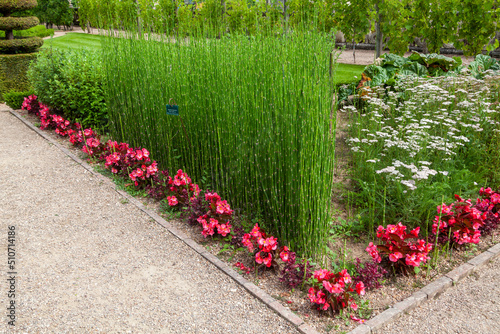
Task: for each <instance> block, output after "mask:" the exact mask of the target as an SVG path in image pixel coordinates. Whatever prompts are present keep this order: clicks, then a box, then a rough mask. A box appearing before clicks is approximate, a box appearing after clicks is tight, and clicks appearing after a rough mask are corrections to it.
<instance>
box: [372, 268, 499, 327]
mask: <svg viewBox="0 0 500 334" xmlns="http://www.w3.org/2000/svg"><path fill="white" fill-rule="evenodd" d="M499 277H500V258H497V259H496V260H493V261H492V262H491V263H490V264H488V265H487V266H485V267H482V268H480V269H478V271H477V272H474V273H472V274H471V275H470V276H468V277H467V278H465V279H464V280H463V281H460V282H458V283H457V284H456V286H454V287H452V288H450V289H448V290H447V291H446V292H444V293H443V294H442V295H440V296H439V297H438V298H437V299H433V300H430V301H428V302H427V303H424V304H422V305H421V306H420V307H417V308H416V309H414V310H412V311H410V313H409V314H405V315H403V316H402V317H401V318H399V319H397V320H396V321H395V322H393V323H391V324H388V325H386V326H384V327H382V328H381V330H380V331H379V332H380V333H412V334H418V333H422V334H424V333H498V332H499V329H500V300H499V299H498V297H499V296H500V286H499V285H498V281H499Z"/></svg>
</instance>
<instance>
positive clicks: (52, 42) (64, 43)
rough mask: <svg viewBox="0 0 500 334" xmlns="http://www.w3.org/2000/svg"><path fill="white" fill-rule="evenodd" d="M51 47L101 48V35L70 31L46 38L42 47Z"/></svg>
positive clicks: (68, 48)
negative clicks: (62, 34)
mask: <svg viewBox="0 0 500 334" xmlns="http://www.w3.org/2000/svg"><path fill="white" fill-rule="evenodd" d="M50 47H53V48H58V49H66V50H70V49H72V50H74V49H81V48H89V49H94V50H99V49H101V36H99V35H90V34H84V33H79V32H70V33H67V34H66V35H64V36H60V37H55V38H50V39H46V40H44V43H43V46H42V49H43V48H50Z"/></svg>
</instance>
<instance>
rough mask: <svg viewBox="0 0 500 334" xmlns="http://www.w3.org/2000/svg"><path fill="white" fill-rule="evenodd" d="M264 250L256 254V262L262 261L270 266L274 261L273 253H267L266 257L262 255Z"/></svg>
mask: <svg viewBox="0 0 500 334" xmlns="http://www.w3.org/2000/svg"><path fill="white" fill-rule="evenodd" d="M263 253H264V252H262V251H261V252H258V253H257V254H255V262H257V263H259V264H261V263H264V264H265V265H266V267H270V266H271V261H272V258H273V257H272V255H271V254H270V253H267V255H266V256H265V257H262V254H263Z"/></svg>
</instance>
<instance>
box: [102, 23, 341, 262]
mask: <svg viewBox="0 0 500 334" xmlns="http://www.w3.org/2000/svg"><path fill="white" fill-rule="evenodd" d="M332 43H333V42H332V40H331V39H329V38H328V36H327V35H324V34H319V33H307V32H292V33H290V34H287V35H285V36H279V37H263V36H259V35H257V36H255V37H252V38H248V36H245V35H238V34H231V36H230V37H226V36H222V37H221V38H220V39H207V38H204V37H203V35H202V36H200V37H197V36H193V37H192V38H190V39H189V43H187V42H185V41H184V40H182V42H180V41H179V42H176V43H172V42H171V43H166V42H165V41H153V40H147V39H146V38H145V39H136V38H120V39H114V38H110V39H107V40H106V42H105V43H104V44H103V47H104V54H105V57H104V64H105V65H106V75H107V87H106V92H107V102H108V106H109V112H110V132H111V134H112V135H113V136H114V137H115V138H117V139H118V140H121V141H126V142H129V143H131V145H133V146H138V145H140V146H143V147H147V148H148V149H150V150H151V154H152V156H154V157H155V159H156V160H157V161H159V162H160V164H161V165H162V168H167V169H168V170H177V169H180V168H182V169H183V170H184V171H186V172H187V173H188V174H189V175H190V176H191V177H192V178H193V179H194V180H200V179H202V177H203V175H204V174H205V173H207V172H208V179H209V181H210V184H211V187H210V188H211V189H213V190H216V191H217V192H219V193H220V194H223V195H224V197H226V198H228V199H229V200H230V203H231V206H232V207H233V206H234V207H237V208H240V209H241V210H243V212H245V213H248V214H254V215H260V216H261V217H263V224H264V226H265V228H266V229H267V230H269V231H272V232H273V234H274V235H277V237H279V238H280V240H283V242H284V243H285V244H287V245H289V246H290V247H291V248H293V249H294V250H297V251H299V252H301V253H304V254H309V255H311V256H312V255H319V254H318V250H319V249H320V248H322V247H321V246H320V245H323V243H324V241H325V240H326V237H327V236H328V230H329V229H328V221H329V220H330V218H329V207H330V199H331V198H330V197H331V187H332V177H333V158H334V156H333V152H334V150H333V148H334V140H335V137H334V135H333V134H332V133H331V127H332V126H333V125H332V124H335V119H334V118H333V117H332V115H331V104H332V98H333V96H332V95H333V94H332V92H333V89H332V86H331V84H330V79H329V61H330V59H329V53H330V51H331V50H332V48H333V45H332ZM170 99H173V102H174V101H175V103H176V104H177V105H179V108H180V117H179V116H169V115H167V114H166V111H165V105H166V104H167V103H169V101H170ZM210 188H209V189H210ZM321 251H322V250H321Z"/></svg>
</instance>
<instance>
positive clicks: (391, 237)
mask: <svg viewBox="0 0 500 334" xmlns="http://www.w3.org/2000/svg"><path fill="white" fill-rule="evenodd" d="M419 232H420V227H417V228H415V229H413V230H411V231H410V233H406V226H404V225H403V224H401V223H398V224H397V225H387V228H384V227H383V226H379V227H378V229H377V238H379V239H380V240H382V241H383V242H384V244H383V245H378V246H377V245H374V244H373V243H372V242H370V244H369V245H368V247H367V248H366V251H367V252H368V253H369V254H370V255H371V257H372V258H373V260H374V261H375V262H377V263H380V262H381V261H382V257H381V255H382V256H387V257H388V259H389V263H391V264H392V265H393V266H395V267H396V268H398V269H403V270H405V271H406V270H407V269H408V267H410V266H411V267H418V266H420V264H421V263H425V262H426V261H427V260H428V259H429V257H428V253H429V252H430V251H431V250H432V245H431V244H430V243H427V242H425V240H422V239H420V240H419V239H418V233H419ZM409 239H417V240H416V241H414V242H413V241H409Z"/></svg>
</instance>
